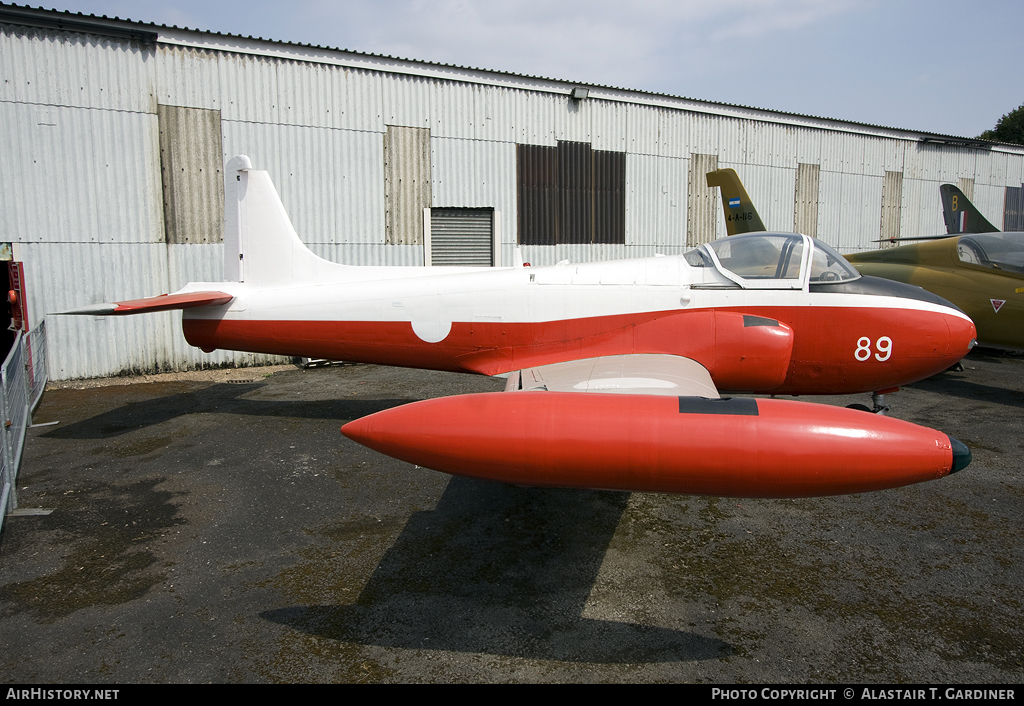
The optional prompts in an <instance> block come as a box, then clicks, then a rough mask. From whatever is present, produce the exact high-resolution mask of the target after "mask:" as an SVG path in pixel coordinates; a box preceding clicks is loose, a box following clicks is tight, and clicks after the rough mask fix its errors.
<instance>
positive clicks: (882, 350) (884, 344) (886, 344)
mask: <svg viewBox="0 0 1024 706" xmlns="http://www.w3.org/2000/svg"><path fill="white" fill-rule="evenodd" d="M875 348H876V349H877V350H878V352H877V353H875V360H878V361H882V362H885V361H887V360H889V356H891V355H892V339H891V338H889V337H888V336H882V337H881V338H879V339H878V340H877V341H875ZM853 357H854V358H856V359H857V360H859V361H861V362H863V361H865V360H867V359H868V358H870V357H871V339H870V338H868V337H867V336H861V337H860V338H858V339H857V349H856V350H855V351H854V352H853Z"/></svg>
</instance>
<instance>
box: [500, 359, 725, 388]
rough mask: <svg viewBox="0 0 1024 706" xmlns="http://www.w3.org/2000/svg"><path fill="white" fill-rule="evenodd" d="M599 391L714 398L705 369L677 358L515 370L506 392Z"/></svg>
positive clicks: (596, 361)
mask: <svg viewBox="0 0 1024 706" xmlns="http://www.w3.org/2000/svg"><path fill="white" fill-rule="evenodd" d="M515 390H547V391H550V392H603V393H618V394H629V395H668V396H671V397H690V396H693V397H707V398H712V399H717V398H718V390H717V389H716V388H715V383H714V382H712V380H711V375H710V374H709V373H708V371H707V368H705V367H704V366H703V365H701V364H700V363H698V362H697V361H695V360H690V359H689V358H682V357H680V356H677V355H652V354H647V355H613V356H603V357H600V358H586V359H583V360H572V361H569V362H566V363H554V364H552V365H541V366H538V367H536V368H526V369H524V370H518V371H516V372H514V373H512V374H511V375H509V377H508V383H507V384H506V385H505V391H506V392H512V391H515Z"/></svg>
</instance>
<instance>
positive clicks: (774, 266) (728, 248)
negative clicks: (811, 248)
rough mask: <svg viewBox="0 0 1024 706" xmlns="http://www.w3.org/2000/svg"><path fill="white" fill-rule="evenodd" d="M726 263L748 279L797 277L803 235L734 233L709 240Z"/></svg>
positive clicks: (727, 266) (736, 272)
mask: <svg viewBox="0 0 1024 706" xmlns="http://www.w3.org/2000/svg"><path fill="white" fill-rule="evenodd" d="M708 245H709V246H710V247H711V248H712V249H713V250H714V251H715V255H716V256H717V257H718V261H719V262H721V263H722V267H724V268H725V269H727V270H729V271H730V272H732V273H734V274H736V275H738V276H740V277H742V278H744V279H797V278H798V277H800V261H801V260H802V258H803V253H804V240H803V238H801V237H800V236H799V235H795V234H793V235H787V234H781V235H780V234H772V235H763V234H760V233H758V234H752V235H734V236H732V237H729V238H722V239H721V240H716V241H714V242H712V243H709V244H708Z"/></svg>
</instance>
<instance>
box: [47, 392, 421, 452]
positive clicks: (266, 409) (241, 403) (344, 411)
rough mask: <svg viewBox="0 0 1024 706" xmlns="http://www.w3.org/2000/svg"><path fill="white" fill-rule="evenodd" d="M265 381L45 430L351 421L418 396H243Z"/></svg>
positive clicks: (56, 433) (70, 434) (89, 435)
mask: <svg viewBox="0 0 1024 706" xmlns="http://www.w3.org/2000/svg"><path fill="white" fill-rule="evenodd" d="M265 385H266V383H247V384H229V383H221V384H217V385H210V386H209V387H205V388H203V389H201V390H196V391H193V392H184V393H179V394H176V395H167V396H166V397H154V398H152V399H148V400H143V401H140V402H129V403H128V404H125V405H122V406H120V407H117V408H116V409H112V410H110V411H108V412H103V413H101V414H97V415H96V416H94V417H90V418H89V419H84V420H82V421H80V422H72V423H71V424H66V425H61V426H59V427H57V428H55V429H54V430H53V431H48V432H46V433H45V434H42V435H41V436H44V437H46V438H50V439H108V438H112V437H116V436H120V435H121V434H127V433H128V432H132V431H137V430H138V429H141V428H144V427H150V426H154V425H157V424H162V423H164V422H168V421H171V420H172V419H176V418H178V417H183V416H186V415H191V414H244V415H247V416H256V417H291V418H298V419H331V420H336V421H339V422H341V421H348V420H352V419H358V418H359V417H365V416H366V415H368V414H373V413H375V412H380V411H382V410H385V409H388V408H390V407H396V406H398V405H401V404H406V403H408V402H414V401H415V400H413V399H332V400H303V399H297V400H294V401H293V400H264V399H253V398H243V397H242V395H245V394H247V393H251V392H254V391H255V390H256V389H259V388H260V387H264V386H265Z"/></svg>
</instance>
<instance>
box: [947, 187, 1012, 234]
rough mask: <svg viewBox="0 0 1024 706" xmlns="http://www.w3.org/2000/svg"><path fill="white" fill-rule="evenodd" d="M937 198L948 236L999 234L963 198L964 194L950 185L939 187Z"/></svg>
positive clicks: (964, 197) (997, 230) (965, 198)
mask: <svg viewBox="0 0 1024 706" xmlns="http://www.w3.org/2000/svg"><path fill="white" fill-rule="evenodd" d="M939 197H940V198H941V199H942V217H943V219H945V221H946V232H947V233H949V234H950V235H959V234H961V233H998V232H999V229H998V228H996V227H995V226H994V225H992V224H991V223H989V222H988V220H986V218H985V217H984V216H983V215H981V212H980V211H979V210H978V209H977V208H975V207H974V204H973V203H971V202H970V201H969V200H968V198H967V197H966V196H964V192H962V191H960V189H958V188H956V187H955V186H953V185H952V184H943V185H941V186H940V187H939Z"/></svg>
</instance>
